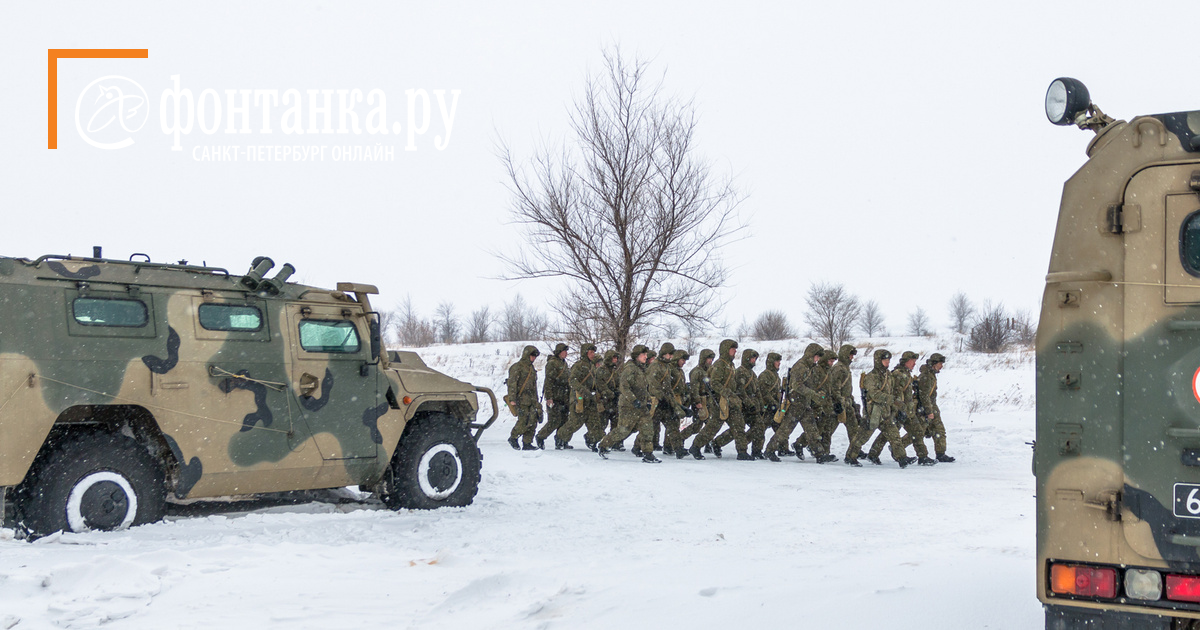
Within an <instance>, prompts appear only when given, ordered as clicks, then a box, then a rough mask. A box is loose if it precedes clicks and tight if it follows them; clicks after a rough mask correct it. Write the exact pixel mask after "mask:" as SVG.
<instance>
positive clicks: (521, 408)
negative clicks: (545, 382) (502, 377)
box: [504, 346, 542, 451]
mask: <svg viewBox="0 0 1200 630" xmlns="http://www.w3.org/2000/svg"><path fill="white" fill-rule="evenodd" d="M538 354H539V353H538V349H537V348H536V347H534V346H525V350H524V351H523V352H521V358H520V359H519V360H518V361H517V362H516V363H514V364H512V366H511V367H509V368H508V380H507V381H505V383H507V384H508V394H507V395H505V396H504V402H505V404H507V405H508V410H509V411H511V412H512V414H513V415H514V416H516V417H517V423H516V424H515V425H513V430H512V433H510V434H509V436H508V444H509V446H511V447H513V448H514V449H517V450H523V451H536V450H537V449H538V447H536V446H534V445H533V434H534V431H535V430H536V429H537V425H538V423H539V422H541V421H542V403H541V402H540V401H538V396H537V369H536V368H534V367H533V362H534V361H535V360H537V357H538ZM517 438H522V442H524V444H523V445H522V444H518V443H517Z"/></svg>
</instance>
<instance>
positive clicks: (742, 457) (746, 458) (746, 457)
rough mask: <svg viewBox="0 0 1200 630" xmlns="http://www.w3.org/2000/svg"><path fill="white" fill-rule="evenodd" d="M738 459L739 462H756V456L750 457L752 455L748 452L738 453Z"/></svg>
mask: <svg viewBox="0 0 1200 630" xmlns="http://www.w3.org/2000/svg"><path fill="white" fill-rule="evenodd" d="M737 458H738V461H739V462H752V461H754V456H752V455H750V454H749V453H747V452H746V451H738V456H737Z"/></svg>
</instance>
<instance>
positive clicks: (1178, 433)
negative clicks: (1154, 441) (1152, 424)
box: [1167, 427, 1200, 438]
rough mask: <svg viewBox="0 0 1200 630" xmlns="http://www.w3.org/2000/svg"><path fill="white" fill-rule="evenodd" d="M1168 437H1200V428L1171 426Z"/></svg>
mask: <svg viewBox="0 0 1200 630" xmlns="http://www.w3.org/2000/svg"><path fill="white" fill-rule="evenodd" d="M1167 437H1173V438H1200V429H1183V428H1180V427H1171V428H1169V429H1167Z"/></svg>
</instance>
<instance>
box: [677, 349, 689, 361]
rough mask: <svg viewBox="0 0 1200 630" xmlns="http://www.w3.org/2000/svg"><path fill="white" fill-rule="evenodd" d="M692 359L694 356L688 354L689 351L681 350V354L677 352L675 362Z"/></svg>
mask: <svg viewBox="0 0 1200 630" xmlns="http://www.w3.org/2000/svg"><path fill="white" fill-rule="evenodd" d="M691 357H692V355H690V354H688V351H687V350H680V351H679V352H676V353H675V360H676V361H680V360H682V361H687V360H688V359H690V358H691Z"/></svg>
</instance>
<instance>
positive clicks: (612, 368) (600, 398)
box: [584, 350, 624, 448]
mask: <svg viewBox="0 0 1200 630" xmlns="http://www.w3.org/2000/svg"><path fill="white" fill-rule="evenodd" d="M618 361H620V355H618V354H617V351H616V350H608V351H606V352H605V353H604V359H602V360H601V361H600V362H599V363H597V364H596V372H595V376H594V377H593V378H595V380H596V400H597V402H596V405H597V409H598V413H597V414H596V417H595V424H589V425H587V434H586V435H585V436H584V441H585V442H587V443H588V444H591V445H592V446H593V447H595V445H596V444H598V443H599V442H600V440H602V439H604V434H605V433H606V432H608V431H609V430H611V429H615V428H617V373H618V365H617V362H618ZM622 448H624V447H622Z"/></svg>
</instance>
